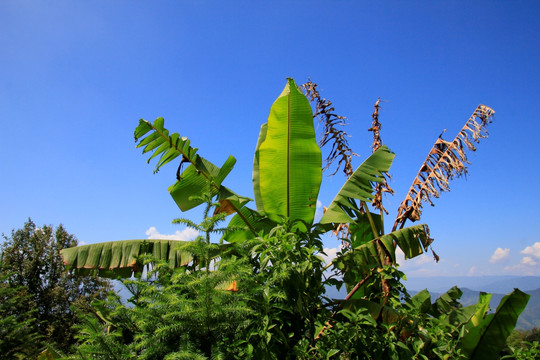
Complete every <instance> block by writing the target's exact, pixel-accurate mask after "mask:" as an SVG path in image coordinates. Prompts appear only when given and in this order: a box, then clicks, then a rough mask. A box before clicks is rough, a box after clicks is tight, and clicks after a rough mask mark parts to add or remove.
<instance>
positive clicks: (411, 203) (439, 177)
mask: <svg viewBox="0 0 540 360" xmlns="http://www.w3.org/2000/svg"><path fill="white" fill-rule="evenodd" d="M493 114H495V111H493V109H491V108H490V107H487V106H485V105H478V107H477V108H476V110H475V111H474V113H473V114H472V115H471V117H470V118H469V120H467V122H466V123H465V125H464V126H463V128H462V129H461V131H460V132H459V133H458V135H457V136H456V137H455V139H454V140H453V141H451V142H448V141H445V140H443V139H442V137H439V138H438V139H437V141H436V142H435V144H434V145H433V148H432V149H431V151H430V152H429V154H428V157H427V158H426V161H424V163H423V164H422V166H421V167H420V170H419V172H418V175H416V178H415V179H414V180H413V184H412V185H411V188H410V189H409V192H408V193H407V196H406V197H405V200H403V202H402V203H401V204H400V206H399V208H398V215H397V217H396V221H395V222H394V227H393V229H392V231H394V230H396V229H397V228H398V226H399V228H403V225H404V224H405V222H406V221H407V220H411V221H417V220H419V219H420V215H421V214H422V202H428V203H429V204H430V205H432V206H433V202H432V200H431V198H432V197H435V198H437V197H439V193H440V192H444V191H450V186H449V181H450V180H452V179H453V178H454V177H459V176H463V175H466V174H467V165H466V164H469V161H468V160H467V155H466V153H465V150H470V151H475V150H476V147H475V146H474V144H475V143H478V142H479V141H480V139H484V138H487V137H488V132H487V129H486V126H487V125H488V124H489V123H491V121H492V119H491V118H492V116H493ZM443 133H444V132H443ZM441 135H442V134H441Z"/></svg>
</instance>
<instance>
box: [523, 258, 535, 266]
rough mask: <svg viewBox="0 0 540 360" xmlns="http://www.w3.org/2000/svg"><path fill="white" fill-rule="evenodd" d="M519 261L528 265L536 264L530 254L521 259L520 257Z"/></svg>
mask: <svg viewBox="0 0 540 360" xmlns="http://www.w3.org/2000/svg"><path fill="white" fill-rule="evenodd" d="M521 263H522V264H524V265H530V266H534V265H536V261H534V260H533V258H532V257H530V256H524V257H523V259H521Z"/></svg>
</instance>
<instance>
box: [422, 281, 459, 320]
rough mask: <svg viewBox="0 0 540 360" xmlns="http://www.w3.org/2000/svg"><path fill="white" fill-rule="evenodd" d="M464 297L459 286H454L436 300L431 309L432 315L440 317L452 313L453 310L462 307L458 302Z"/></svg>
mask: <svg viewBox="0 0 540 360" xmlns="http://www.w3.org/2000/svg"><path fill="white" fill-rule="evenodd" d="M462 295H463V291H461V289H459V288H458V287H457V286H453V287H452V288H451V289H450V290H448V291H447V292H445V293H444V294H442V295H441V296H439V297H438V298H437V300H435V302H434V303H433V305H432V307H431V312H430V314H431V315H433V316H435V317H438V316H441V315H442V314H448V313H450V312H451V311H452V310H454V309H456V308H457V307H459V306H460V305H459V302H458V300H459V299H461V296H462Z"/></svg>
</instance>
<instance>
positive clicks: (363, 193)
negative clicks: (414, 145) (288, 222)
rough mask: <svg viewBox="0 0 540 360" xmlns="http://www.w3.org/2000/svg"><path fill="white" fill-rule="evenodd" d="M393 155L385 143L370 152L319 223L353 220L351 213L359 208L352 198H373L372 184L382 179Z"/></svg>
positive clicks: (341, 222) (337, 222)
mask: <svg viewBox="0 0 540 360" xmlns="http://www.w3.org/2000/svg"><path fill="white" fill-rule="evenodd" d="M394 156H395V154H394V153H392V152H391V151H390V150H389V149H388V147H387V146H385V145H383V146H381V147H380V148H379V149H377V151H375V152H374V153H373V154H371V156H370V157H368V158H367V159H366V160H365V161H364V162H363V163H362V164H361V165H360V166H359V167H358V168H357V169H356V170H355V172H354V173H353V174H352V176H351V177H350V178H349V179H348V180H347V182H345V184H344V185H343V187H342V188H341V190H340V191H339V192H338V194H337V195H336V197H335V198H334V200H333V201H332V203H331V204H330V206H329V207H328V209H327V210H326V212H325V213H324V215H323V217H322V219H321V221H320V222H321V224H328V223H336V224H343V223H350V222H353V221H354V219H353V217H352V216H351V215H352V214H353V213H358V212H359V211H360V209H359V208H358V206H357V205H356V203H355V201H354V200H352V199H357V200H361V201H366V202H371V201H372V200H373V192H374V190H373V189H374V185H375V184H376V183H380V182H382V181H384V179H385V178H384V175H383V173H385V172H388V170H390V166H391V165H392V162H393V160H394ZM351 212H352V213H351Z"/></svg>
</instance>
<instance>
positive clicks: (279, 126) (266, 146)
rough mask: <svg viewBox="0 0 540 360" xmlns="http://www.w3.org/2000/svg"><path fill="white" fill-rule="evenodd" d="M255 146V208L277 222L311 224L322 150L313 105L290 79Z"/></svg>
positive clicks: (320, 172)
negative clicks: (258, 142)
mask: <svg viewBox="0 0 540 360" xmlns="http://www.w3.org/2000/svg"><path fill="white" fill-rule="evenodd" d="M259 141H260V144H259V145H258V147H257V150H256V152H255V161H254V170H253V176H254V178H253V183H254V193H255V200H256V202H257V205H258V207H259V206H261V205H262V207H263V210H264V212H265V213H266V214H267V215H268V216H269V217H270V218H271V219H272V220H274V221H276V222H281V220H282V218H289V219H290V220H302V221H304V222H306V223H308V224H311V223H312V222H313V218H314V216H315V209H316V203H317V196H318V194H319V187H320V184H321V180H322V168H321V167H322V159H321V150H320V149H319V146H318V145H317V140H316V137H315V129H314V127H313V116H312V112H311V106H310V105H309V101H308V100H307V98H306V97H305V96H304V94H302V92H301V91H300V90H299V89H298V87H297V86H296V84H295V82H294V80H293V79H288V81H287V85H285V88H284V89H283V92H282V93H281V95H280V96H279V97H278V98H277V99H276V101H275V102H274V104H273V105H272V107H271V109H270V115H269V116H268V122H267V129H266V134H264V126H263V128H262V129H261V135H260V136H259ZM258 210H259V211H260V210H262V209H260V208H258Z"/></svg>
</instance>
